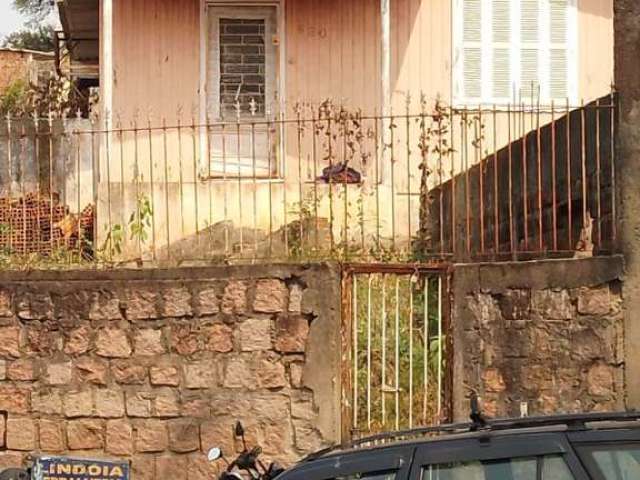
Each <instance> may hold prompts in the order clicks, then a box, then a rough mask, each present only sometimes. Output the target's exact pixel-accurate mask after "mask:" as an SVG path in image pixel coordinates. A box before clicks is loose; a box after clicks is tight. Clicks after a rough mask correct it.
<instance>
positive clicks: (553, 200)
mask: <svg viewBox="0 0 640 480" xmlns="http://www.w3.org/2000/svg"><path fill="white" fill-rule="evenodd" d="M556 148H557V145H556V112H555V104H554V102H553V101H551V205H552V207H551V216H552V223H553V227H552V235H553V251H554V252H557V251H558V194H557V188H558V186H557V181H558V180H557V172H556V169H557V165H556V163H557V152H556Z"/></svg>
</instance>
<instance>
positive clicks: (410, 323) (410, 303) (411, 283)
mask: <svg viewBox="0 0 640 480" xmlns="http://www.w3.org/2000/svg"><path fill="white" fill-rule="evenodd" d="M414 275H416V274H414ZM408 284H409V325H408V327H409V428H413V276H411V277H409V282H408Z"/></svg>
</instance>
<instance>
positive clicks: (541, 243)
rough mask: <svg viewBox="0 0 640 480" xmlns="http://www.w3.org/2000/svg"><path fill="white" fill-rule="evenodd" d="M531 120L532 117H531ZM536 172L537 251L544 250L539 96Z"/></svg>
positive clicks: (538, 105)
mask: <svg viewBox="0 0 640 480" xmlns="http://www.w3.org/2000/svg"><path fill="white" fill-rule="evenodd" d="M532 121H533V119H532ZM536 174H537V183H538V195H537V197H538V251H540V252H542V251H543V250H544V233H543V227H542V142H541V139H540V97H539V96H538V104H537V109H536Z"/></svg>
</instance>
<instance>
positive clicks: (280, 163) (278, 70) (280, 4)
mask: <svg viewBox="0 0 640 480" xmlns="http://www.w3.org/2000/svg"><path fill="white" fill-rule="evenodd" d="M199 2H200V32H199V33H200V82H199V106H198V111H199V123H200V125H199V126H198V139H199V149H200V155H199V156H198V177H199V178H200V179H201V180H209V181H220V182H226V181H228V180H229V179H233V178H236V179H237V178H238V176H237V175H235V176H234V171H233V166H235V165H236V164H235V163H234V164H232V163H230V165H231V166H232V167H231V169H230V170H229V171H228V173H225V172H219V171H216V170H215V169H214V170H212V168H211V167H212V163H213V162H212V160H211V158H209V154H208V152H209V138H208V136H209V134H208V128H207V125H208V124H209V123H210V122H211V123H213V124H219V125H221V124H223V123H224V124H225V125H229V126H231V125H235V122H229V121H228V120H227V121H226V122H222V121H221V120H220V119H219V118H217V117H219V116H220V115H219V109H220V105H219V83H218V101H217V106H214V111H213V113H214V114H215V115H216V118H214V115H211V114H210V98H211V97H212V95H210V92H209V80H208V76H209V74H210V70H209V56H210V47H209V36H210V32H209V23H210V20H209V9H210V8H211V7H218V8H229V9H231V10H234V9H236V10H241V9H243V8H250V7H257V8H269V7H271V8H275V24H274V28H275V31H276V34H277V36H278V45H277V48H276V52H275V59H274V62H273V65H274V75H275V81H274V86H273V89H272V97H273V100H274V103H275V104H274V108H275V111H273V112H271V117H270V120H272V121H274V122H277V121H278V120H279V119H280V114H279V112H280V111H282V110H283V105H284V104H285V99H286V91H285V85H286V84H287V82H286V62H285V59H286V55H287V52H286V45H287V43H286V28H285V26H286V18H285V12H286V2H287V0H235V1H234V0H199ZM240 16H242V15H240ZM265 41H267V42H268V39H265ZM265 47H266V45H265ZM219 56H220V53H219V52H218V58H219ZM265 62H266V48H265ZM218 68H219V67H218ZM218 76H219V71H218ZM266 83H268V82H267V81H266V72H265V87H266ZM214 95H215V92H214ZM268 102H269V93H268V91H265V109H266V105H267V104H268ZM216 112H217V113H216ZM265 117H266V115H265ZM255 121H256V122H261V121H262V122H264V118H256V119H255ZM241 123H242V124H246V125H247V126H250V125H251V120H246V119H244V120H241ZM273 136H274V137H275V142H276V146H275V158H274V159H273V161H274V164H273V167H272V169H273V171H272V172H270V173H267V174H259V175H256V176H255V177H254V175H253V174H241V175H240V177H239V179H240V181H255V180H257V181H260V182H263V181H267V182H270V183H272V182H276V183H277V182H282V181H283V180H284V177H285V175H286V172H285V162H284V158H285V148H286V142H287V139H286V129H285V128H283V126H282V125H279V127H278V128H277V129H276V131H275V132H274V133H273Z"/></svg>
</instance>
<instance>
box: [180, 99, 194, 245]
mask: <svg viewBox="0 0 640 480" xmlns="http://www.w3.org/2000/svg"><path fill="white" fill-rule="evenodd" d="M177 125H178V127H177V132H176V133H177V136H178V182H179V185H178V187H179V195H180V238H181V239H183V238H185V237H186V236H187V231H186V229H185V224H184V220H185V218H184V217H185V211H184V197H185V193H184V171H183V165H182V164H183V155H184V152H183V148H182V111H181V110H178V121H177ZM194 155H195V152H194ZM194 181H195V179H194Z"/></svg>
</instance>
